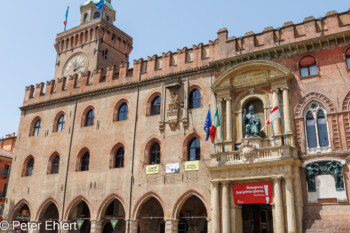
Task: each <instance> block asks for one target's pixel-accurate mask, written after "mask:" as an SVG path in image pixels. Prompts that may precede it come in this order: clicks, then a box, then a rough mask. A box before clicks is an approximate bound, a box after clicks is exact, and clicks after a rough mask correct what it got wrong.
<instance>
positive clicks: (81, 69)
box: [55, 0, 133, 86]
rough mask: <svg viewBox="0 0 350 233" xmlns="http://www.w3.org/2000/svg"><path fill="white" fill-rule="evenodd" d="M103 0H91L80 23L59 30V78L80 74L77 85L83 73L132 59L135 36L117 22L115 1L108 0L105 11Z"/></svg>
mask: <svg viewBox="0 0 350 233" xmlns="http://www.w3.org/2000/svg"><path fill="white" fill-rule="evenodd" d="M98 2H99V0H87V1H86V2H85V3H84V4H83V5H82V6H81V7H80V11H81V20H80V25H79V26H77V27H74V28H72V29H70V30H68V31H65V32H62V33H59V34H58V35H57V37H56V43H55V49H56V51H57V61H56V69H55V80H56V81H58V80H59V79H61V80H62V78H63V77H65V82H66V84H65V86H67V85H68V82H69V77H71V76H74V75H78V79H77V86H79V80H80V77H81V74H82V73H86V72H88V71H89V72H93V71H95V70H100V69H103V71H104V72H106V68H107V67H109V66H116V69H117V70H118V69H119V65H120V64H122V63H126V62H128V59H129V54H130V52H131V51H132V43H133V42H132V41H133V39H132V37H130V36H129V35H128V34H126V33H125V32H123V31H122V30H120V29H119V28H117V27H116V26H114V25H113V22H114V21H115V15H116V12H115V10H114V9H113V6H112V4H111V0H105V6H104V13H103V15H101V14H102V9H100V10H97V9H96V3H98Z"/></svg>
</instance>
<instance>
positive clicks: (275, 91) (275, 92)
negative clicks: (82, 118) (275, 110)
mask: <svg viewBox="0 0 350 233" xmlns="http://www.w3.org/2000/svg"><path fill="white" fill-rule="evenodd" d="M279 91H280V90H279V89H272V90H271V93H274V94H278V92H279Z"/></svg>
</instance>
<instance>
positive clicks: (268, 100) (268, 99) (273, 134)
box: [267, 95, 276, 146]
mask: <svg viewBox="0 0 350 233" xmlns="http://www.w3.org/2000/svg"><path fill="white" fill-rule="evenodd" d="M267 103H268V104H269V112H270V114H271V107H270V98H269V95H267ZM271 127H272V136H273V142H274V144H275V146H276V138H275V131H274V130H273V123H272V122H271Z"/></svg>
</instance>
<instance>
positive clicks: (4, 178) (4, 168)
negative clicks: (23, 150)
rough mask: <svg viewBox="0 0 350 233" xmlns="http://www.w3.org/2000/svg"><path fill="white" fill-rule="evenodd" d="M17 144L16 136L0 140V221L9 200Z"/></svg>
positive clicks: (9, 135) (12, 135) (7, 136)
mask: <svg viewBox="0 0 350 233" xmlns="http://www.w3.org/2000/svg"><path fill="white" fill-rule="evenodd" d="M15 144H16V134H15V133H13V134H8V135H6V136H5V138H2V139H0V187H1V189H0V221H2V220H3V217H2V216H3V214H4V209H5V204H6V198H7V187H8V183H9V176H10V171H11V164H12V159H13V152H14V148H15Z"/></svg>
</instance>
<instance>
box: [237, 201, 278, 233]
mask: <svg viewBox="0 0 350 233" xmlns="http://www.w3.org/2000/svg"><path fill="white" fill-rule="evenodd" d="M242 218H243V233H273V223H272V222H273V221H272V208H271V205H262V204H253V205H243V209H242Z"/></svg>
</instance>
